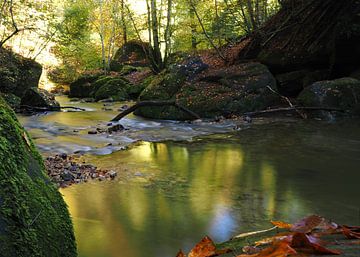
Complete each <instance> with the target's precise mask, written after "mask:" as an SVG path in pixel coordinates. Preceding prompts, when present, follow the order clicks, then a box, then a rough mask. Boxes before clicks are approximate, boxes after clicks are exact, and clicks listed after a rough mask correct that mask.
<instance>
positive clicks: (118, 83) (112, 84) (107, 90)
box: [94, 78, 129, 101]
mask: <svg viewBox="0 0 360 257" xmlns="http://www.w3.org/2000/svg"><path fill="white" fill-rule="evenodd" d="M102 81H103V82H104V84H103V85H101V86H100V87H99V89H97V90H96V91H95V92H94V97H95V100H96V101H99V100H103V99H108V98H112V99H113V100H115V101H124V100H126V99H129V95H128V93H127V89H128V87H129V84H128V83H127V82H126V81H125V80H124V79H122V78H108V79H105V78H104V79H102Z"/></svg>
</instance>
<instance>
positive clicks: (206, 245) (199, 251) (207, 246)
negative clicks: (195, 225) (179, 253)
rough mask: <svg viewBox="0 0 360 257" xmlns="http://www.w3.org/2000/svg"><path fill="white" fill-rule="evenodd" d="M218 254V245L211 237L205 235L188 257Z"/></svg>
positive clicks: (204, 256) (205, 256)
mask: <svg viewBox="0 0 360 257" xmlns="http://www.w3.org/2000/svg"><path fill="white" fill-rule="evenodd" d="M211 256H216V247H215V244H214V242H213V241H212V240H211V239H210V237H208V236H206V237H204V238H203V239H202V240H201V241H200V242H199V243H198V244H197V245H195V247H194V248H193V249H192V250H191V252H190V253H189V255H188V257H211Z"/></svg>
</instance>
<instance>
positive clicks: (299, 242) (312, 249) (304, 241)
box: [291, 233, 340, 255]
mask: <svg viewBox="0 0 360 257" xmlns="http://www.w3.org/2000/svg"><path fill="white" fill-rule="evenodd" d="M311 241H314V239H312V240H310V238H309V236H307V235H306V234H305V233H295V234H294V235H293V236H292V241H291V247H292V248H294V249H296V250H297V251H301V252H306V253H310V254H327V255H339V254H340V252H339V251H337V250H331V249H327V248H325V247H324V246H322V245H320V244H318V243H316V242H311Z"/></svg>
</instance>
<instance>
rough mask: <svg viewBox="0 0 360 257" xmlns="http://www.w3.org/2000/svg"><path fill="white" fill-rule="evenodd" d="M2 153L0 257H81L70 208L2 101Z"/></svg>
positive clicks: (0, 120)
mask: <svg viewBox="0 0 360 257" xmlns="http://www.w3.org/2000/svg"><path fill="white" fill-rule="evenodd" d="M0 152H1V154H0V249H1V256H4V257H10V256H39V257H40V256H59V257H60V256H61V257H63V256H69V257H71V256H77V253H76V244H75V237H74V233H73V227H72V224H71V220H70V217H69V213H68V210H67V207H66V204H65V202H64V200H63V199H62V197H61V195H60V193H59V192H58V191H57V189H56V188H55V186H54V185H53V184H52V183H50V181H49V178H48V177H47V175H46V173H45V169H44V164H43V162H42V158H41V156H40V155H39V154H38V152H37V150H36V149H35V146H34V144H33V143H32V141H31V139H30V138H29V136H28V134H27V133H26V132H25V131H24V129H23V128H22V127H21V126H20V125H19V122H18V121H17V119H16V117H15V114H14V112H13V111H12V110H10V109H9V107H8V106H7V105H6V104H5V102H4V101H3V100H2V99H1V98H0Z"/></svg>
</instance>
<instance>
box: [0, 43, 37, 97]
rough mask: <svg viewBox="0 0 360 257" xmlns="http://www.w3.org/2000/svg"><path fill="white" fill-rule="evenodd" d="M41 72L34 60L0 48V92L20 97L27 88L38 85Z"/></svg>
mask: <svg viewBox="0 0 360 257" xmlns="http://www.w3.org/2000/svg"><path fill="white" fill-rule="evenodd" d="M41 73H42V67H41V65H40V64H38V63H37V62H35V61H34V60H31V59H28V58H24V57H22V56H20V55H18V54H15V53H13V52H11V51H9V50H6V49H4V48H0V92H2V93H6V94H13V95H15V96H18V97H20V98H21V97H23V96H24V94H25V92H26V91H27V89H29V88H31V87H37V86H38V83H39V79H40V76H41Z"/></svg>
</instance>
